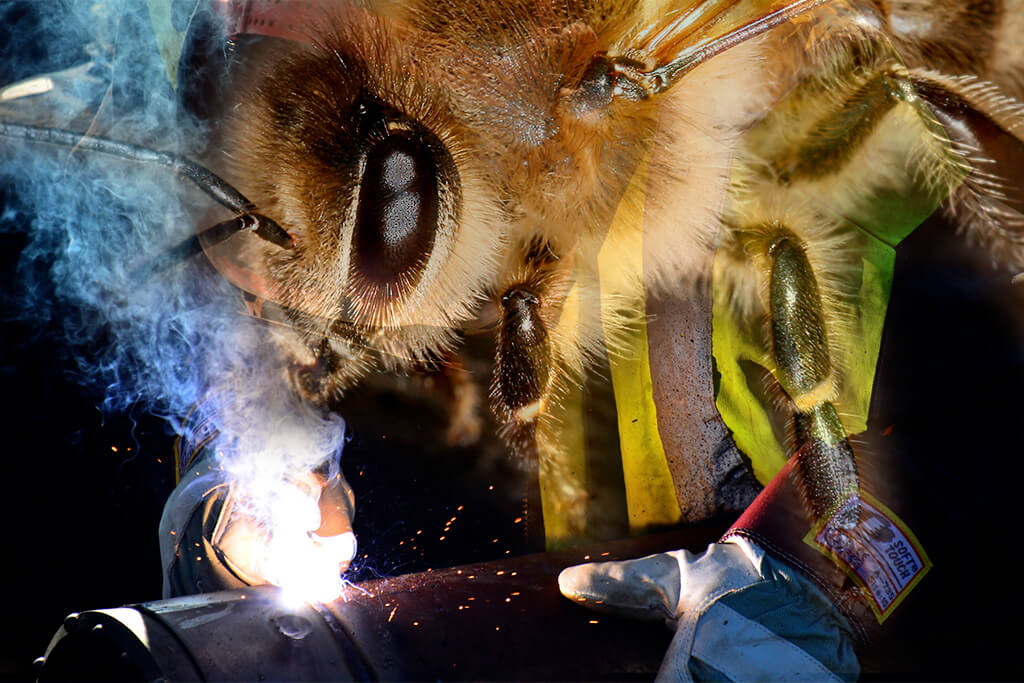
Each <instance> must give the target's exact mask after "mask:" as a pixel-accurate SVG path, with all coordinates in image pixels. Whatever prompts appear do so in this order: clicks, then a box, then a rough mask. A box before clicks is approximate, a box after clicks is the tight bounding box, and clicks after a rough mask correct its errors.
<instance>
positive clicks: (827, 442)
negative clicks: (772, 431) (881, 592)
mask: <svg viewBox="0 0 1024 683" xmlns="http://www.w3.org/2000/svg"><path fill="white" fill-rule="evenodd" d="M768 256H769V260H770V264H771V275H770V282H769V303H770V311H771V336H772V347H773V353H774V357H775V364H776V368H777V379H778V381H779V383H780V384H781V385H782V388H783V390H784V391H785V392H786V395H787V396H788V397H789V398H790V400H791V401H792V402H793V407H794V419H793V424H794V438H795V443H794V448H795V451H796V453H795V454H796V471H797V476H798V479H799V486H800V489H801V492H802V494H803V496H804V500H805V502H806V504H807V506H808V508H809V510H810V512H811V513H812V515H813V516H814V518H815V519H822V518H824V517H825V516H827V515H829V514H830V513H832V512H834V511H835V510H837V509H838V508H839V506H840V505H842V503H843V502H844V501H845V500H846V499H847V498H848V497H849V496H850V494H851V493H854V492H856V491H857V490H858V488H859V484H858V478H857V467H856V462H855V460H854V455H853V449H852V448H851V447H850V443H849V441H848V440H847V434H846V430H845V429H844V428H843V425H842V422H840V420H839V416H838V414H837V413H836V409H835V406H834V405H833V404H832V402H831V401H830V400H829V396H830V395H831V392H832V381H833V368H832V360H831V357H830V355H829V350H828V335H827V331H826V326H825V315H824V310H823V308H822V300H821V293H820V291H819V288H818V282H817V279H816V278H815V276H814V271H813V269H812V268H811V264H810V261H808V259H807V254H806V253H805V252H804V249H803V247H802V246H801V245H799V244H798V243H797V242H796V241H795V240H794V239H793V238H791V237H780V238H777V239H776V240H775V241H774V243H773V244H772V245H771V246H770V247H769V249H768ZM852 510H853V512H852V514H851V516H852V518H851V519H841V520H838V521H839V522H840V523H841V524H843V525H844V526H853V525H855V524H856V523H857V515H856V507H855V506H854V507H853V508H852Z"/></svg>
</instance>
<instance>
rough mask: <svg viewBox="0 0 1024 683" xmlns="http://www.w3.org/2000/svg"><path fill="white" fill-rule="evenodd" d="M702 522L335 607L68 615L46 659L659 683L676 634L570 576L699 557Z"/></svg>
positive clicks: (252, 602)
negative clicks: (623, 615) (590, 598)
mask: <svg viewBox="0 0 1024 683" xmlns="http://www.w3.org/2000/svg"><path fill="white" fill-rule="evenodd" d="M721 531H722V528H721V527H717V526H716V527H713V526H702V527H699V528H692V529H688V530H685V531H681V532H673V533H669V534H661V535H657V536H648V537H643V538H637V539H629V540H625V541H616V542H612V543H607V544H602V545H600V546H595V547H591V548H588V549H576V550H567V551H559V552H551V553H543V554H538V555H529V556H524V557H518V558H510V559H507V560H500V561H495V562H485V563H480V564H473V565H466V566H462V567H454V568H450V569H444V570H439V571H428V572H423V573H419V574H407V575H404V576H399V577H396V578H389V579H380V580H376V581H368V582H365V583H363V584H361V585H359V586H352V587H350V588H349V589H348V591H347V593H346V594H345V595H343V596H342V597H341V598H339V599H338V600H335V601H334V602H331V603H292V604H289V603H288V602H287V600H286V596H285V595H284V594H283V593H282V591H281V590H280V589H278V588H274V587H271V586H261V587H256V588H248V589H244V590H235V591H225V592H220V593H207V594H202V595H194V596H188V597H184V598H175V599H171V600H160V601H156V602H147V603H142V604H138V605H132V606H128V607H121V608H116V609H106V610H95V611H89V612H82V613H79V614H72V615H70V616H69V617H67V618H66V619H65V620H64V624H63V625H62V626H61V627H60V629H59V630H58V631H57V633H56V635H54V637H53V639H52V641H51V642H50V645H49V647H48V648H47V650H46V654H45V655H44V656H43V657H41V658H40V659H39V660H37V667H38V668H37V674H38V677H39V680H40V681H57V680H149V681H154V680H164V681H177V680H190V681H193V680H206V681H213V680H253V681H256V680H333V681H339V680H349V681H356V680H397V679H404V680H409V679H412V680H427V679H430V680H439V679H448V680H452V679H456V680H467V679H472V680H494V679H504V680H508V679H516V680H552V679H557V680H622V679H623V678H638V677H639V678H644V677H645V678H652V677H653V676H654V674H655V673H656V672H657V669H658V666H659V665H660V663H661V657H662V655H663V654H664V652H665V649H666V648H667V646H668V643H669V640H670V638H671V635H672V633H671V631H670V630H669V629H666V628H665V626H664V624H662V623H660V622H656V623H651V622H640V623H637V622H633V621H627V620H618V619H613V618H610V617H606V616H601V615H597V614H595V613H593V612H590V611H587V610H585V609H583V608H581V607H579V606H577V605H575V604H573V603H571V602H570V601H568V600H566V599H565V598H563V597H561V595H560V594H559V593H558V587H557V581H556V577H557V576H558V572H559V571H561V570H562V568H564V567H566V566H569V565H572V564H578V563H580V562H586V561H601V560H611V559H627V558H631V557H639V556H642V555H647V554H650V553H652V552H658V551H664V550H674V549H676V548H688V549H691V550H693V551H701V550H703V549H704V548H705V547H706V546H707V544H708V543H709V542H711V541H713V540H714V539H716V538H717V537H718V535H719V534H720V532H721Z"/></svg>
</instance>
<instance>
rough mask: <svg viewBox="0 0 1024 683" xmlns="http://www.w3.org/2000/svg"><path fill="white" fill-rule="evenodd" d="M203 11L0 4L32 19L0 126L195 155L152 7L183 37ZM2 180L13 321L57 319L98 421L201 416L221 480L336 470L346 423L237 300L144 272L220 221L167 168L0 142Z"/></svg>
mask: <svg viewBox="0 0 1024 683" xmlns="http://www.w3.org/2000/svg"><path fill="white" fill-rule="evenodd" d="M204 4H205V3H197V2H195V1H194V0H193V1H188V2H174V3H169V2H166V1H161V2H154V3H147V2H146V1H145V0H106V1H97V0H72V1H69V2H64V3H58V2H46V3H43V2H35V3H30V4H27V3H22V4H21V5H18V4H16V3H2V2H0V23H2V24H4V25H6V26H17V25H19V24H18V23H17V21H16V20H19V21H22V20H21V19H19V17H20V16H21V14H24V13H25V7H26V6H28V7H30V8H31V13H32V14H33V16H34V19H33V21H32V22H28V23H26V22H25V21H22V24H21V25H30V26H31V28H32V29H33V31H28V32H25V33H21V34H18V31H17V30H16V29H13V30H11V40H12V41H13V42H9V43H8V46H7V47H6V48H2V49H4V50H5V52H6V55H8V56H10V63H9V64H7V65H5V68H6V71H3V72H0V76H3V77H5V80H0V120H3V121H6V122H17V123H27V124H31V125H36V126H52V127H57V128H63V129H69V130H74V131H80V132H83V133H86V132H87V133H89V134H91V135H96V136H102V137H107V138H112V139H117V140H122V141H126V142H132V143H136V144H141V145H144V146H147V147H150V148H153V149H158V150H166V151H172V152H178V153H182V154H184V155H186V156H193V157H195V156H197V153H198V152H204V153H205V152H206V150H205V149H204V145H205V141H206V140H207V139H208V132H209V131H207V130H206V129H205V128H204V126H203V125H201V124H200V123H198V122H196V121H194V120H193V119H191V118H190V117H189V116H187V115H185V114H183V113H182V111H181V110H180V107H179V106H178V101H177V99H178V98H177V95H176V91H175V88H174V86H173V85H172V82H171V78H170V75H169V72H168V67H167V64H166V63H165V61H164V59H162V58H161V47H164V48H165V51H166V45H164V44H162V43H161V40H160V39H159V38H158V34H160V32H161V27H160V26H158V24H159V22H158V21H157V19H156V18H155V15H154V11H153V6H155V5H160V6H162V7H167V6H169V7H171V9H172V10H174V11H173V12H171V14H170V19H171V28H173V29H174V30H175V31H184V30H185V29H186V28H187V25H188V21H189V20H190V19H194V15H193V10H194V9H195V8H196V7H197V6H202V5H204ZM19 12H20V13H21V14H19ZM15 15H18V16H15ZM163 28H164V29H166V28H167V27H166V26H164V27H163ZM33 32H34V35H32V33H33ZM15 34H18V35H15ZM19 59H20V61H18V60H19ZM171 61H172V62H173V60H171ZM39 64H42V65H44V66H43V67H42V68H41V69H39V68H38V67H36V69H38V70H34V69H33V67H34V66H36V65H39ZM6 79H10V80H6ZM0 175H3V176H5V177H7V178H9V179H11V181H12V182H13V184H14V187H15V191H16V193H17V194H18V196H19V197H21V198H22V199H23V200H26V201H27V202H28V204H29V205H30V206H31V207H32V211H33V213H34V216H33V219H32V221H31V225H30V227H29V231H28V234H27V236H26V238H27V246H26V247H25V249H24V252H23V254H22V256H21V259H20V262H19V266H18V274H17V277H18V279H19V281H20V282H21V283H22V286H21V294H20V296H21V299H22V300H21V302H20V303H21V307H20V308H21V310H22V312H23V316H24V317H25V319H28V320H32V319H36V320H39V321H45V320H59V321H60V327H61V328H62V329H63V332H64V335H65V337H66V342H67V346H68V348H70V349H71V350H72V352H73V354H74V357H75V360H76V363H77V365H78V367H79V368H80V370H81V373H82V376H83V378H84V379H83V381H85V382H86V383H88V384H89V385H90V386H91V387H94V388H96V389H97V390H98V391H100V392H101V395H102V401H103V406H104V408H105V409H106V410H108V411H125V410H128V409H144V410H146V411H149V412H152V413H155V414H158V415H161V416H164V417H165V418H166V419H167V420H168V422H169V423H170V424H171V426H172V428H173V429H174V430H175V431H177V432H178V433H181V431H182V430H183V429H184V425H183V424H182V419H183V417H184V416H186V415H188V414H189V413H190V412H192V413H193V414H195V412H194V410H195V409H196V407H197V406H198V411H199V415H198V417H200V418H202V417H212V418H213V419H214V421H215V422H216V424H217V425H218V426H219V427H220V428H221V436H220V440H219V442H218V443H216V444H214V447H215V450H216V451H217V452H218V453H219V454H221V455H222V456H224V457H225V463H227V464H228V465H229V467H228V469H229V470H231V471H233V472H235V471H237V472H239V473H244V472H250V471H259V472H261V476H267V475H270V476H271V477H287V476H289V472H292V471H296V470H297V471H299V472H302V471H305V472H308V471H309V470H310V469H312V468H313V467H316V466H318V465H320V464H321V463H323V462H324V461H325V460H331V461H332V463H333V461H334V460H335V459H334V458H333V457H332V456H333V455H335V454H336V453H337V452H338V450H339V449H340V446H341V444H342V440H343V437H344V422H343V421H342V420H341V419H340V418H339V417H337V416H327V415H323V414H322V413H320V412H319V411H317V410H315V409H313V408H311V407H309V406H306V405H303V404H302V403H301V402H299V401H298V399H297V398H296V397H295V396H294V395H292V392H291V391H290V390H289V389H288V385H287V382H286V375H285V373H286V369H287V368H286V363H285V361H284V359H283V358H282V357H281V356H280V354H279V352H278V350H277V347H276V346H275V344H274V343H273V341H272V339H271V333H270V331H269V330H268V329H267V328H266V327H265V326H264V325H262V324H261V323H259V322H257V321H255V320H253V319H252V318H251V317H250V316H248V315H246V314H245V312H244V310H243V307H242V303H241V300H240V297H239V294H238V292H237V291H236V290H234V289H233V288H232V287H231V285H230V284H228V283H227V282H226V281H224V280H223V279H222V278H220V277H219V276H218V275H217V274H216V272H215V271H214V270H213V269H212V268H211V267H210V266H209V264H208V263H207V262H206V261H205V260H204V258H203V257H202V255H199V256H196V257H193V258H191V259H186V260H181V261H179V262H175V263H172V264H171V265H170V266H168V267H166V268H162V269H154V267H153V264H155V263H160V262H161V261H162V260H165V259H166V255H167V254H168V253H169V252H170V251H171V250H173V249H174V248H175V247H177V246H178V245H180V244H182V243H183V242H184V241H185V240H187V239H188V238H189V237H191V236H192V235H194V234H195V226H196V225H201V224H202V223H203V222H204V221H207V222H209V221H211V220H212V221H220V220H224V219H226V218H228V217H229V214H228V213H227V211H226V210H219V211H217V212H213V211H211V202H210V200H209V199H208V198H206V197H205V195H203V194H201V193H200V192H199V191H198V190H196V189H195V188H193V187H191V186H189V185H187V184H186V183H185V182H183V181H181V180H180V179H178V178H176V177H175V176H174V175H173V174H171V173H169V172H168V171H167V170H166V169H163V168H152V167H148V166H145V165H142V164H139V163H133V162H129V161H124V160H121V159H117V158H112V157H109V156H105V155H102V154H97V153H94V152H90V151H86V150H81V149H75V150H71V149H67V148H61V147H54V146H49V145H45V144H38V143H29V142H25V141H22V140H17V139H11V138H3V137H0ZM211 216H213V218H212V219H211V218H210V217H211ZM12 222H16V221H4V223H5V224H10V223H12ZM280 434H289V435H290V436H291V438H290V439H289V440H288V442H287V443H285V444H282V443H281V441H282V440H281V439H280V436H279V435H280ZM274 437H277V438H274ZM268 443H274V444H275V448H274V450H273V452H268V450H267V448H266V444H268ZM332 469H333V468H332ZM334 471H336V470H334ZM239 476H241V475H239ZM267 514H269V512H268V513H267Z"/></svg>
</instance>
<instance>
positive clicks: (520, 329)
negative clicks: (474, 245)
mask: <svg viewBox="0 0 1024 683" xmlns="http://www.w3.org/2000/svg"><path fill="white" fill-rule="evenodd" d="M541 303H542V302H541V297H540V296H538V295H537V294H535V293H534V292H532V291H530V290H529V289H526V288H525V287H522V286H513V287H510V288H509V289H508V290H507V291H506V292H505V293H504V294H503V295H502V297H501V311H502V318H501V323H500V324H499V326H498V340H497V351H496V359H495V365H494V375H493V378H492V382H491V394H490V398H491V408H492V410H493V411H494V414H495V416H496V417H497V418H498V419H499V420H500V421H501V423H502V428H501V434H502V437H503V438H504V439H505V441H506V442H507V443H508V445H509V447H510V448H511V449H512V452H513V455H515V456H516V457H517V458H518V459H519V461H520V462H522V463H524V464H525V465H526V466H527V467H528V471H529V484H528V486H527V492H526V498H525V500H524V511H525V512H526V513H527V514H526V529H527V536H528V537H530V538H536V539H542V538H543V537H544V536H543V528H544V525H543V518H542V515H541V508H540V505H539V501H540V484H539V478H538V470H539V462H538V459H539V456H538V451H537V440H536V436H537V420H538V419H539V417H540V414H541V411H542V408H543V405H544V400H545V398H546V397H547V394H548V389H549V386H550V382H549V380H550V379H551V348H550V344H549V339H548V331H547V328H546V326H545V323H544V320H543V319H542V318H541V314H540V313H541Z"/></svg>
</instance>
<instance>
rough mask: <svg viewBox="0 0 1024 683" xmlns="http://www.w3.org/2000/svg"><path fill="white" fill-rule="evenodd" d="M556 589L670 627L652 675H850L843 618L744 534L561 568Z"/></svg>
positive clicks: (848, 634) (856, 669)
mask: <svg viewBox="0 0 1024 683" xmlns="http://www.w3.org/2000/svg"><path fill="white" fill-rule="evenodd" d="M558 585H559V588H560V589H561V591H562V594H563V595H565V596H566V597H567V598H569V599H571V600H575V601H577V602H579V603H580V604H583V605H585V606H587V607H589V608H592V609H594V610H598V611H602V612H606V613H609V614H613V615H620V616H626V617H633V618H640V619H665V620H666V622H667V623H668V625H669V626H670V627H671V628H674V629H675V631H676V634H675V637H674V638H673V640H672V644H671V645H670V646H669V650H668V653H667V654H666V655H665V659H664V660H663V662H662V665H661V669H660V671H659V672H658V680H662V681H664V680H679V681H690V680H731V681H747V680H787V681H794V680H801V681H803V680H807V681H838V680H854V679H856V678H857V676H858V675H859V673H860V665H859V663H858V661H857V657H856V655H855V653H854V649H853V634H852V631H851V629H850V626H849V624H848V622H847V621H846V620H845V618H843V617H842V616H841V615H840V614H839V613H838V612H837V611H836V609H835V608H834V607H833V606H832V604H831V602H830V601H829V600H828V598H826V596H825V594H824V593H822V592H821V591H820V590H819V589H818V588H817V587H816V586H815V585H813V584H812V583H811V582H810V581H809V580H808V579H806V578H805V577H804V576H803V575H801V574H800V573H798V572H797V571H796V570H794V569H792V568H790V567H789V566H787V565H786V564H784V563H783V562H781V561H779V560H777V559H776V558H773V557H772V556H770V555H768V554H767V553H765V551H764V550H762V549H761V548H759V547H758V546H756V545H754V544H753V543H751V542H750V541H748V540H746V539H742V538H734V539H731V540H730V541H728V542H725V543H712V544H711V545H710V546H708V549H707V550H706V551H705V552H704V553H702V554H700V555H694V554H692V553H690V552H688V551H686V550H676V551H674V552H670V553H662V554H659V555H650V556H648V557H644V558H641V559H638V560H630V561H626V562H602V563H591V564H583V565H578V566H575V567H569V568H567V569H565V570H563V571H562V573H561V574H560V575H559V577H558Z"/></svg>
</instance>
